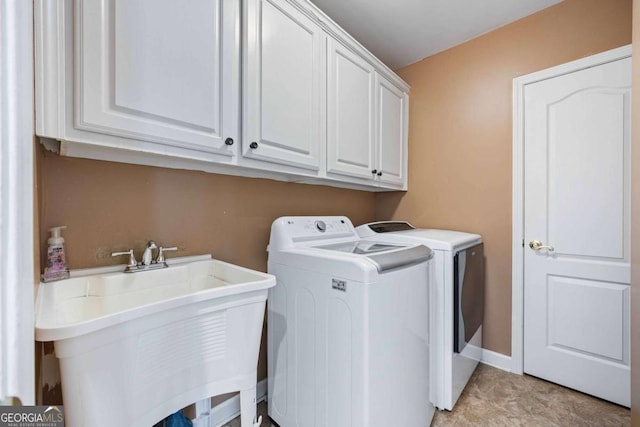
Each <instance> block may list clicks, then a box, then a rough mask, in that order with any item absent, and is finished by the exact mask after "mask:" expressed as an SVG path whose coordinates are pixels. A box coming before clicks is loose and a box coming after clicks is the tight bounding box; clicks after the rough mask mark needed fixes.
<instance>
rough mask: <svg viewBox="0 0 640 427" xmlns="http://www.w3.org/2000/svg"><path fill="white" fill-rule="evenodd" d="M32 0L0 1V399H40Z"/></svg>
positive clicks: (19, 401) (21, 400) (18, 400)
mask: <svg viewBox="0 0 640 427" xmlns="http://www.w3.org/2000/svg"><path fill="white" fill-rule="evenodd" d="M33 85H34V80H33V2H32V1H25V0H2V1H0V401H8V403H22V404H23V405H33V404H35V364H34V357H35V355H34V353H35V351H34V344H33V342H34V321H33V319H34V317H33V307H34V301H33V295H34V274H35V273H34V239H33V237H34V228H35V225H34V212H33V207H34V193H35V192H34V155H33V151H34V145H33V144H34V143H33V138H34V126H33V109H34V103H33Z"/></svg>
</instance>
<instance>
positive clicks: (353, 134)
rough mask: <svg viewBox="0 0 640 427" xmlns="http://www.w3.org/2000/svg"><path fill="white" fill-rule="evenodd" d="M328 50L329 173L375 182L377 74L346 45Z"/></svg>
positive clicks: (330, 44)
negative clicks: (375, 89) (372, 179)
mask: <svg viewBox="0 0 640 427" xmlns="http://www.w3.org/2000/svg"><path fill="white" fill-rule="evenodd" d="M327 46H328V55H327V56H328V58H327V62H328V67H327V68H328V70H329V71H328V76H327V77H328V80H327V172H330V173H338V174H344V175H350V176H354V177H362V178H373V176H374V175H375V173H376V172H375V171H374V162H375V129H374V123H375V93H374V80H375V70H374V68H373V66H372V65H371V64H369V63H368V62H367V61H365V60H364V59H363V58H362V57H360V56H358V55H356V54H355V53H354V52H352V51H351V50H349V49H348V48H347V47H345V46H344V45H343V44H342V43H340V42H337V41H336V40H333V39H331V38H329V39H328V43H327Z"/></svg>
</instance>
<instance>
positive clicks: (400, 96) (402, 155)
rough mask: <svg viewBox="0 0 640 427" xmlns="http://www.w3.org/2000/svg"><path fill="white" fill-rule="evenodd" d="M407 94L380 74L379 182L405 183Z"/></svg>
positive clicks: (377, 137)
mask: <svg viewBox="0 0 640 427" xmlns="http://www.w3.org/2000/svg"><path fill="white" fill-rule="evenodd" d="M407 104H408V96H407V94H406V93H404V92H402V91H401V90H399V89H398V88H397V87H395V86H394V85H392V84H391V83H390V82H389V81H387V80H386V79H385V78H384V77H382V76H380V75H376V111H377V112H376V114H377V124H376V126H377V128H376V141H377V145H378V164H377V169H378V171H379V172H380V173H381V174H382V175H380V176H379V177H378V179H379V180H380V181H382V182H388V183H392V184H403V183H404V178H405V163H406V162H405V161H406V148H407V144H406V141H407V133H406V132H407V126H406V125H407Z"/></svg>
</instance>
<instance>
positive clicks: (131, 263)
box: [111, 249, 138, 267]
mask: <svg viewBox="0 0 640 427" xmlns="http://www.w3.org/2000/svg"><path fill="white" fill-rule="evenodd" d="M121 255H129V264H128V265H127V267H136V266H137V265H138V262H137V261H136V257H135V255H133V249H129V250H128V251H124V252H113V253H112V254H111V256H121Z"/></svg>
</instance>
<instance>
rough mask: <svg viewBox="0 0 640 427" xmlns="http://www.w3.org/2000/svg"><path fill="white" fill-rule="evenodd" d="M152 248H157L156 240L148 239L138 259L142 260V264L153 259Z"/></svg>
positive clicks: (147, 263) (148, 263)
mask: <svg viewBox="0 0 640 427" xmlns="http://www.w3.org/2000/svg"><path fill="white" fill-rule="evenodd" d="M154 249H158V245H156V242H154V241H153V240H149V243H147V247H146V249H145V250H144V252H143V253H142V259H141V260H140V261H141V262H142V265H151V262H152V261H153V250H154Z"/></svg>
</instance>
